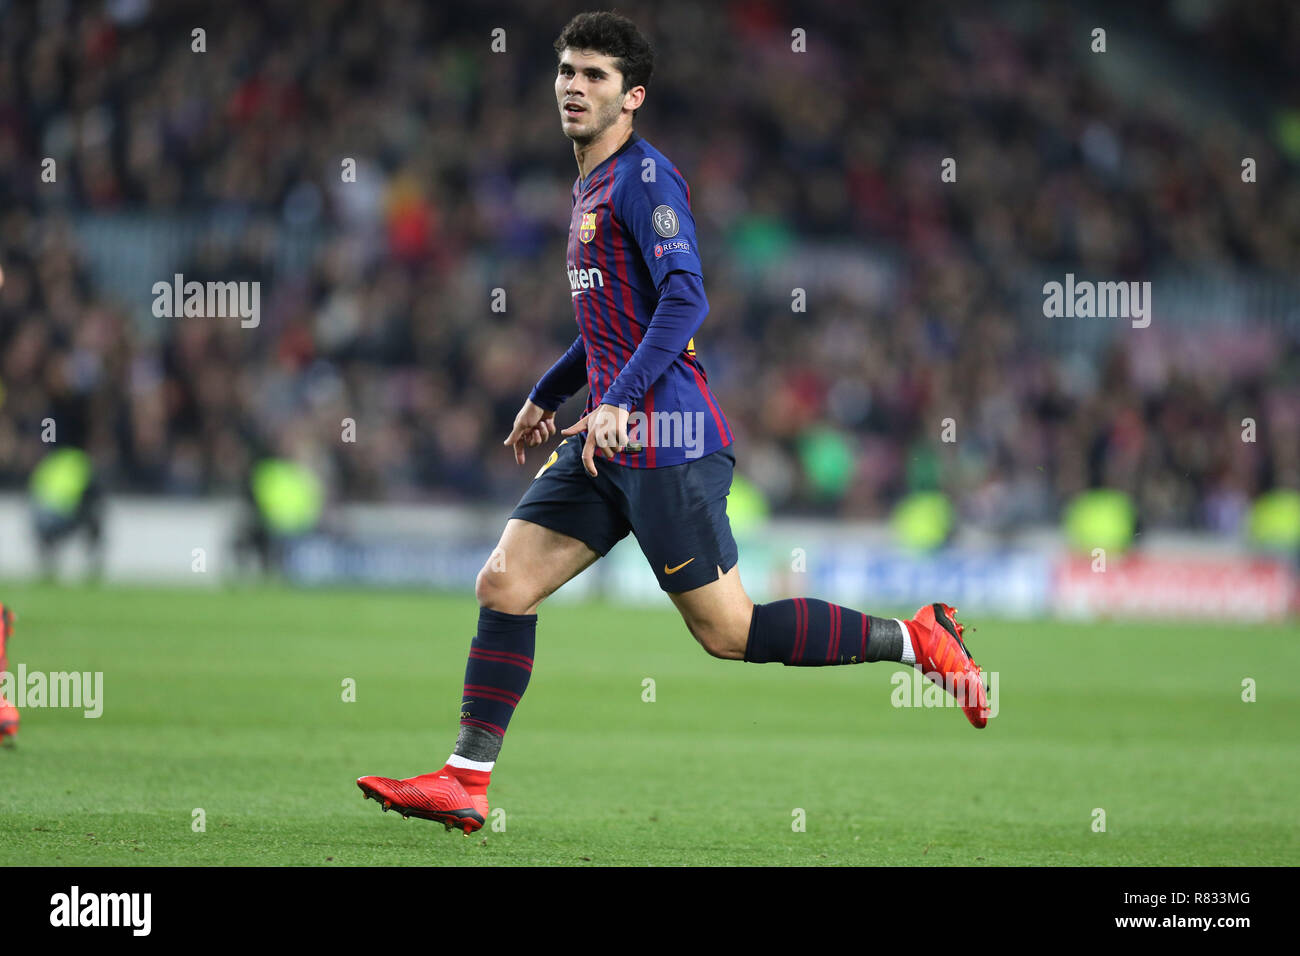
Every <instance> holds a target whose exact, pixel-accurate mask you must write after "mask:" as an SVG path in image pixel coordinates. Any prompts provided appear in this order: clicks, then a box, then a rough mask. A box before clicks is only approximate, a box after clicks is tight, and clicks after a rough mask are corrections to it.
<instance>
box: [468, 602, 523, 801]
mask: <svg viewBox="0 0 1300 956" xmlns="http://www.w3.org/2000/svg"><path fill="white" fill-rule="evenodd" d="M536 639H537V615H536V614H506V613H504V612H501V611H494V610H492V609H490V608H481V609H480V610H479V619H478V632H477V633H476V634H475V635H474V640H473V642H472V643H471V644H470V650H469V660H468V661H467V662H466V665H465V691H464V694H463V695H462V698H461V705H460V732H459V733H458V735H457V737H456V745H455V747H454V748H453V750H452V754H451V756H450V757H448V758H447V764H446V768H447V769H448V770H449V771H450V772H452V773H454V774H455V776H456V777H457V779H458V780H460V782H461V785H462V786H463V787H464V788H465V790H466V791H467V792H468V793H469V794H470V796H471V797H474V798H475V803H476V805H477V804H478V803H479V801H480V800H481V801H482V803H483V808H482V810H481V812H484V813H486V807H487V797H486V794H487V787H488V783H489V782H490V781H491V775H492V767H493V766H494V765H495V763H496V759H497V755H498V754H499V753H500V752H501V744H502V741H503V740H504V738H505V733H506V728H507V727H509V726H510V718H511V717H512V716H514V712H515V707H516V706H517V705H518V703H519V701H520V698H522V697H523V694H524V691H525V690H526V689H527V687H528V679H529V677H531V676H532V672H533V651H534V648H535V646H536Z"/></svg>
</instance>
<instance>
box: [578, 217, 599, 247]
mask: <svg viewBox="0 0 1300 956" xmlns="http://www.w3.org/2000/svg"><path fill="white" fill-rule="evenodd" d="M595 238H596V214H595V213H594V212H584V213H583V214H582V226H581V227H580V228H579V229H578V239H580V240H581V241H582V242H591V240H593V239H595Z"/></svg>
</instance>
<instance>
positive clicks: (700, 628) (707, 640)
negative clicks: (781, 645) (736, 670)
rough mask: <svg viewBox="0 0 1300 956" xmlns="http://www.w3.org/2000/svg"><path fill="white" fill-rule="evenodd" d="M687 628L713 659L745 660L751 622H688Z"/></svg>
mask: <svg viewBox="0 0 1300 956" xmlns="http://www.w3.org/2000/svg"><path fill="white" fill-rule="evenodd" d="M686 626H687V627H688V628H690V632H691V634H692V636H694V638H695V639H696V640H697V641H699V643H700V647H702V648H704V650H705V653H707V654H708V655H709V656H711V657H716V658H718V659H719V660H724V661H741V660H744V659H745V647H746V646H747V645H748V644H749V622H748V621H745V622H743V626H742V623H741V622H740V621H738V620H735V621H726V620H712V621H687V622H686Z"/></svg>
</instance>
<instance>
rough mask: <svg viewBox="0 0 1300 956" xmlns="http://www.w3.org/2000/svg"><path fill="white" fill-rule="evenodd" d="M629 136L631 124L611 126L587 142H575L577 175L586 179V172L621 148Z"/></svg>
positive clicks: (574, 151) (574, 154) (574, 152)
mask: <svg viewBox="0 0 1300 956" xmlns="http://www.w3.org/2000/svg"><path fill="white" fill-rule="evenodd" d="M631 136H632V127H631V126H611V127H610V128H609V129H607V130H605V132H603V133H601V134H600V135H599V136H598V137H596V138H595V139H593V140H592V141H591V142H589V143H585V144H584V143H577V142H575V143H574V144H573V158H574V159H576V160H577V161H578V175H579V176H580V177H581V178H583V179H586V178H587V173H589V172H591V171H592V170H593V169H595V168H596V167H597V166H599V165H600V164H601V163H603V162H604V161H605V160H607V159H609V157H611V156H613V155H614V154H615V153H617V152H618V151H619V150H620V149H622V148H623V144H624V143H626V142H627V141H628V140H629V139H630V138H631Z"/></svg>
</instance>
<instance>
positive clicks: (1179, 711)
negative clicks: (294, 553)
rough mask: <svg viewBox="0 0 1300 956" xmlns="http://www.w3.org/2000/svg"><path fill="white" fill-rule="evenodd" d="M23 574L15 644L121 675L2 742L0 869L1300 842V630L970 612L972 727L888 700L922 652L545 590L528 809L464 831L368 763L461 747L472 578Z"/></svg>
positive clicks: (1041, 853) (436, 755)
mask: <svg viewBox="0 0 1300 956" xmlns="http://www.w3.org/2000/svg"><path fill="white" fill-rule="evenodd" d="M0 597H3V599H4V600H6V601H8V602H9V603H10V604H12V605H13V606H14V607H15V608H16V609H17V610H18V613H19V615H20V617H19V621H18V627H17V633H16V635H15V638H14V641H13V644H12V646H11V653H10V667H11V669H16V668H17V666H18V664H19V663H23V664H26V666H27V668H28V670H29V671H37V670H39V671H44V672H50V671H67V670H77V671H102V672H103V674H104V713H103V716H102V717H100V718H99V719H86V718H84V717H83V716H82V714H81V712H80V711H73V710H63V709H30V708H29V709H27V710H25V711H24V712H23V725H22V732H21V735H20V738H19V746H18V747H17V748H15V749H13V750H5V751H0V865H23V864H28V865H32V864H36V865H56V866H57V865H105V866H124V865H140V864H151V865H178V864H179V865H189V864H194V865H223V864H251V865H277V864H291V865H318V866H348V865H393V864H420V865H430V864H432V865H445V864H455V865H480V864H482V865H511V864H563V865H584V866H587V865H589V866H599V865H619V864H631V865H639V864H668V865H682V864H686V865H691V864H760V865H765V864H776V865H791V864H793V865H836V864H907V865H945V864H960V865H990V866H997V865H1009V864H1031V865H1057V864H1065V865H1074V864H1079V865H1114V864H1128V865H1145V864H1152V865H1194V864H1216V865H1233V864H1244V865H1262V864H1281V865H1291V866H1294V865H1296V864H1297V863H1300V841H1298V840H1297V815H1296V812H1295V807H1296V801H1297V793H1298V792H1300V757H1298V756H1297V754H1298V753H1300V750H1298V749H1297V747H1296V741H1297V740H1298V739H1300V689H1297V685H1296V683H1294V682H1293V681H1294V680H1295V676H1294V675H1295V674H1296V673H1297V672H1300V642H1298V639H1300V632H1298V631H1297V628H1296V627H1295V625H1294V624H1288V625H1285V626H1282V625H1270V626H1246V625H1233V626H1226V625H1221V624H1210V625H1192V626H1183V625H1177V624H1166V623H1159V624H1135V623H1112V622H1097V623H1090V624H1082V623H1048V622H1009V621H999V620H995V619H992V618H987V619H986V618H981V617H978V616H969V615H963V619H964V620H966V621H967V623H968V625H973V626H974V627H975V628H977V630H976V631H975V632H974V633H973V634H972V633H971V632H970V631H969V630H968V632H967V633H968V635H969V637H970V642H969V643H970V646H971V648H972V651H973V653H974V654H975V656H976V658H977V659H978V660H979V661H980V662H981V664H983V665H984V667H985V669H986V670H996V671H998V673H999V700H998V705H999V709H1000V712H999V714H998V716H997V717H996V718H995V719H994V720H992V721H991V722H990V725H989V728H988V729H987V730H984V731H976V730H974V729H973V728H972V727H971V726H970V725H969V724H967V722H966V720H965V719H964V718H963V717H962V716H961V714H960V712H958V711H957V710H955V709H951V708H945V709H922V708H910V709H909V708H895V707H892V706H891V705H890V694H891V691H892V689H893V688H892V687H891V684H890V676H891V674H893V673H894V672H895V671H896V670H898V666H897V665H893V664H867V665H861V666H856V667H840V668H786V667H782V666H780V665H777V664H767V665H762V666H756V665H752V664H741V663H736V662H727V661H719V660H714V659H713V658H710V657H708V656H707V655H706V654H705V653H704V652H703V651H702V650H700V649H699V647H698V646H697V645H696V644H695V642H694V641H693V640H692V639H691V637H690V636H689V634H688V633H687V632H686V630H685V628H684V626H683V625H682V624H681V622H680V619H679V618H678V617H677V616H676V614H675V612H674V611H673V610H672V608H671V605H669V604H668V603H667V601H666V600H665V602H664V607H663V609H662V610H659V609H655V610H630V609H625V608H620V607H617V606H615V605H614V604H584V605H560V604H551V605H548V606H546V607H544V608H543V609H542V613H541V617H540V624H539V629H538V648H537V665H536V668H535V670H534V674H533V679H532V683H531V685H530V687H529V689H528V694H527V696H526V697H525V698H524V701H523V703H522V704H521V705H520V708H519V710H518V712H517V713H516V715H515V718H514V722H513V724H512V726H511V730H510V735H509V737H508V738H507V740H506V744H505V748H504V750H503V752H502V759H501V761H500V763H499V764H498V769H497V772H496V774H495V777H496V779H495V781H494V783H493V787H492V790H491V791H490V797H491V798H492V805H493V807H501V808H502V809H503V810H504V829H494V828H492V827H491V826H489V827H488V828H485V829H484V830H483V831H480V832H479V833H477V834H475V835H473V836H472V837H468V838H467V837H464V836H461V835H460V834H459V833H447V832H445V831H444V830H443V828H442V827H441V826H439V825H437V824H433V823H429V822H427V821H422V820H414V819H412V820H403V819H401V817H399V816H398V815H397V814H393V813H389V814H383V813H381V812H380V810H379V807H378V805H377V804H375V803H374V802H372V801H363V800H362V798H361V795H360V791H359V790H358V789H357V787H356V784H355V783H354V780H355V778H356V777H358V776H360V775H362V774H370V773H374V774H384V775H389V776H409V775H412V774H416V773H423V772H426V771H429V770H432V769H436V768H437V767H439V766H441V764H442V761H443V759H444V758H445V757H446V756H447V754H448V752H449V750H450V746H451V743H452V740H453V739H454V736H455V730H456V719H457V704H458V703H459V700H460V688H461V681H462V678H463V672H464V665H465V653H466V650H467V649H468V645H469V640H470V636H471V635H472V633H473V630H474V622H475V619H476V615H477V609H476V607H475V604H474V600H473V598H472V597H468V596H464V597H460V596H445V595H431V594H417V593H411V592H397V593H376V592H342V591H310V590H302V591H295V590H287V589H279V588H259V589H252V590H231V591H224V592H211V591H174V590H153V589H109V588H104V589H95V588H54V587H38V586H32V585H10V586H6V587H4V588H3V590H0ZM875 610H877V611H882V610H887V609H875ZM893 610H895V611H897V610H899V609H893ZM907 610H909V611H910V610H911V609H907ZM345 678H352V679H354V680H355V681H356V701H355V702H350V703H349V702H344V701H343V699H342V697H343V682H344V679H345ZM646 678H652V679H653V680H654V682H655V685H654V691H655V700H654V701H653V702H646V701H644V700H643V699H642V698H643V682H644V680H645V679H646ZM1245 678H1253V679H1254V680H1255V681H1256V682H1257V695H1258V699H1257V700H1256V701H1255V702H1253V703H1247V702H1243V700H1242V681H1243V679H1245ZM196 808H201V809H202V810H203V811H204V814H205V817H206V829H205V830H204V832H195V830H194V829H193V826H192V822H193V819H194V817H193V813H194V811H195V809H196ZM1097 808H1100V809H1102V810H1104V811H1105V814H1106V831H1105V832H1104V833H1099V832H1094V831H1093V819H1094V816H1093V812H1094V809H1097ZM796 810H802V811H803V814H804V817H805V819H806V829H805V830H804V831H803V832H796V830H795V828H794V827H793V824H794V823H795V821H796ZM495 822H496V824H497V826H500V825H501V823H502V822H503V818H502V817H501V816H499V815H498V816H497V817H496V818H495Z"/></svg>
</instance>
